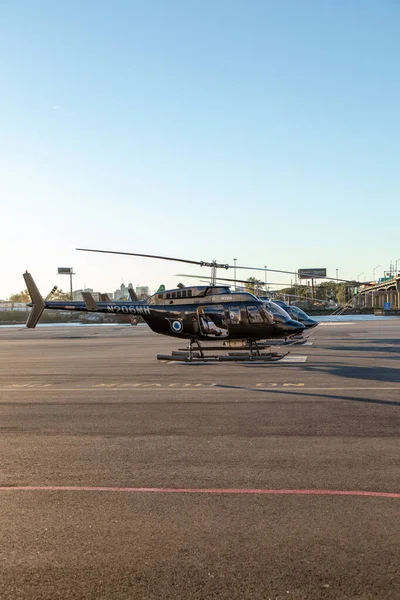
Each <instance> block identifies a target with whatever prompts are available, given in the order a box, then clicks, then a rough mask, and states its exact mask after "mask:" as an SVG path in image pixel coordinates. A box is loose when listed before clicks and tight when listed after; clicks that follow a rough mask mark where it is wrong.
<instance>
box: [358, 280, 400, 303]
mask: <svg viewBox="0 0 400 600" xmlns="http://www.w3.org/2000/svg"><path fill="white" fill-rule="evenodd" d="M388 302H389V303H390V308H391V309H400V274H398V275H396V276H395V277H391V278H386V279H384V280H381V281H378V282H376V283H373V284H369V285H364V286H362V287H360V288H359V290H358V294H357V295H356V296H355V297H354V299H353V305H354V307H355V308H363V307H366V308H381V309H384V308H385V303H388ZM386 306H388V305H387V304H386Z"/></svg>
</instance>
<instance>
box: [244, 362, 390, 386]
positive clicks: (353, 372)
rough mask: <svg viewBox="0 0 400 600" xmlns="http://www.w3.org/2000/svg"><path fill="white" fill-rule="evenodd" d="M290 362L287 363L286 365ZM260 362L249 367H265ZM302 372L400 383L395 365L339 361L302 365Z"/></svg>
mask: <svg viewBox="0 0 400 600" xmlns="http://www.w3.org/2000/svg"><path fill="white" fill-rule="evenodd" d="M289 364H290V363H287V364H285V367H287V366H289ZM263 366H264V365H260V364H254V365H251V364H248V365H246V367H247V368H255V367H256V368H257V367H263ZM292 366H293V367H298V366H299V364H296V363H292ZM301 370H302V372H305V373H315V374H317V373H321V374H325V375H333V376H335V377H342V378H345V379H358V380H363V381H382V382H389V383H400V369H399V368H394V367H360V366H356V365H342V364H339V363H336V364H335V363H330V364H327V365H307V364H302V365H301Z"/></svg>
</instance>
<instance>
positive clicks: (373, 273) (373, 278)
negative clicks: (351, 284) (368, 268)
mask: <svg viewBox="0 0 400 600" xmlns="http://www.w3.org/2000/svg"><path fill="white" fill-rule="evenodd" d="M380 266H381V265H376V267H374V268H373V269H372V281H375V270H376V269H378V268H379V267H380Z"/></svg>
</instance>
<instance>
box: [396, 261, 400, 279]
mask: <svg viewBox="0 0 400 600" xmlns="http://www.w3.org/2000/svg"><path fill="white" fill-rule="evenodd" d="M399 260H400V258H398V259H397V260H396V275H397V263H398V262H399Z"/></svg>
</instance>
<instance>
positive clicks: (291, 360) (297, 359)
mask: <svg viewBox="0 0 400 600" xmlns="http://www.w3.org/2000/svg"><path fill="white" fill-rule="evenodd" d="M307 358H308V356H301V355H300V354H299V355H298V356H296V355H294V354H293V355H292V356H285V357H284V358H281V360H278V361H276V362H277V363H305V362H306V360H307Z"/></svg>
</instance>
